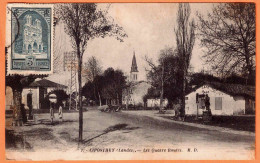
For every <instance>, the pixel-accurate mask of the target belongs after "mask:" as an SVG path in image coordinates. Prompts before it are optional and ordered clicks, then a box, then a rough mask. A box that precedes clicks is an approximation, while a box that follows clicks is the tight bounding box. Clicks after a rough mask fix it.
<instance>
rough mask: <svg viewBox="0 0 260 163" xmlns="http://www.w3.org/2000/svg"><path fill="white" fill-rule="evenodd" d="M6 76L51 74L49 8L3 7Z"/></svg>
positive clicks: (51, 25)
mask: <svg viewBox="0 0 260 163" xmlns="http://www.w3.org/2000/svg"><path fill="white" fill-rule="evenodd" d="M7 29H8V30H7V39H6V40H7V42H6V46H9V47H10V48H9V49H8V71H7V72H8V74H27V75H29V74H50V73H52V62H53V61H52V55H53V53H52V48H53V47H52V45H53V37H52V36H53V9H52V6H51V5H44V6H42V5H26V4H9V5H8V6H7Z"/></svg>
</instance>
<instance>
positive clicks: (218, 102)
mask: <svg viewBox="0 0 260 163" xmlns="http://www.w3.org/2000/svg"><path fill="white" fill-rule="evenodd" d="M215 110H222V97H215Z"/></svg>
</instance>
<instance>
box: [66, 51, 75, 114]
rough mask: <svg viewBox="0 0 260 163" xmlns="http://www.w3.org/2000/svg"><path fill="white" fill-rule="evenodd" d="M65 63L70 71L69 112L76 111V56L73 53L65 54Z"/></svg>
mask: <svg viewBox="0 0 260 163" xmlns="http://www.w3.org/2000/svg"><path fill="white" fill-rule="evenodd" d="M64 57H65V59H64V60H65V63H68V64H67V65H68V67H69V69H68V70H69V71H70V81H69V94H70V101H69V110H78V89H77V62H76V57H77V56H76V54H75V53H73V52H65V54H64Z"/></svg>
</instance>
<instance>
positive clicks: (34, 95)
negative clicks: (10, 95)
mask: <svg viewBox="0 0 260 163" xmlns="http://www.w3.org/2000/svg"><path fill="white" fill-rule="evenodd" d="M66 88H67V86H65V85H62V84H58V83H55V82H52V81H50V80H47V79H41V80H38V81H34V82H32V83H31V84H30V85H29V86H28V87H26V88H24V89H23V92H22V103H23V104H24V105H25V106H26V107H28V105H29V103H31V104H32V108H33V109H41V108H42V104H43V101H44V99H45V97H46V96H47V95H48V94H49V93H50V92H51V91H53V90H58V89H62V90H65V89H66Z"/></svg>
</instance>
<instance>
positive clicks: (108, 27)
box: [57, 3, 127, 142]
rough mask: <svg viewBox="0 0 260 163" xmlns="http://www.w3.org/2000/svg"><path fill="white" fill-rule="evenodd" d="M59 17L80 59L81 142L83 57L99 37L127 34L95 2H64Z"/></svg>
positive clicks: (118, 36) (81, 130)
mask: <svg viewBox="0 0 260 163" xmlns="http://www.w3.org/2000/svg"><path fill="white" fill-rule="evenodd" d="M57 14H58V17H59V18H60V19H61V20H62V21H63V23H64V24H65V27H64V28H65V32H66V33H67V34H68V35H69V36H70V38H71V43H72V47H73V49H74V51H75V52H76V54H77V60H78V85H79V142H81V141H82V132H83V110H82V81H81V72H82V57H83V55H84V52H85V50H86V48H87V45H88V42H89V41H90V40H92V39H95V38H97V37H105V36H114V37H116V38H117V39H118V40H120V41H123V37H126V36H127V35H126V34H125V33H124V32H123V29H122V27H119V26H118V25H117V24H114V22H113V21H112V20H110V19H109V18H108V17H107V16H106V15H107V11H105V12H104V11H101V10H98V9H97V4H94V3H74V4H62V5H60V7H59V9H58V11H57Z"/></svg>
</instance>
